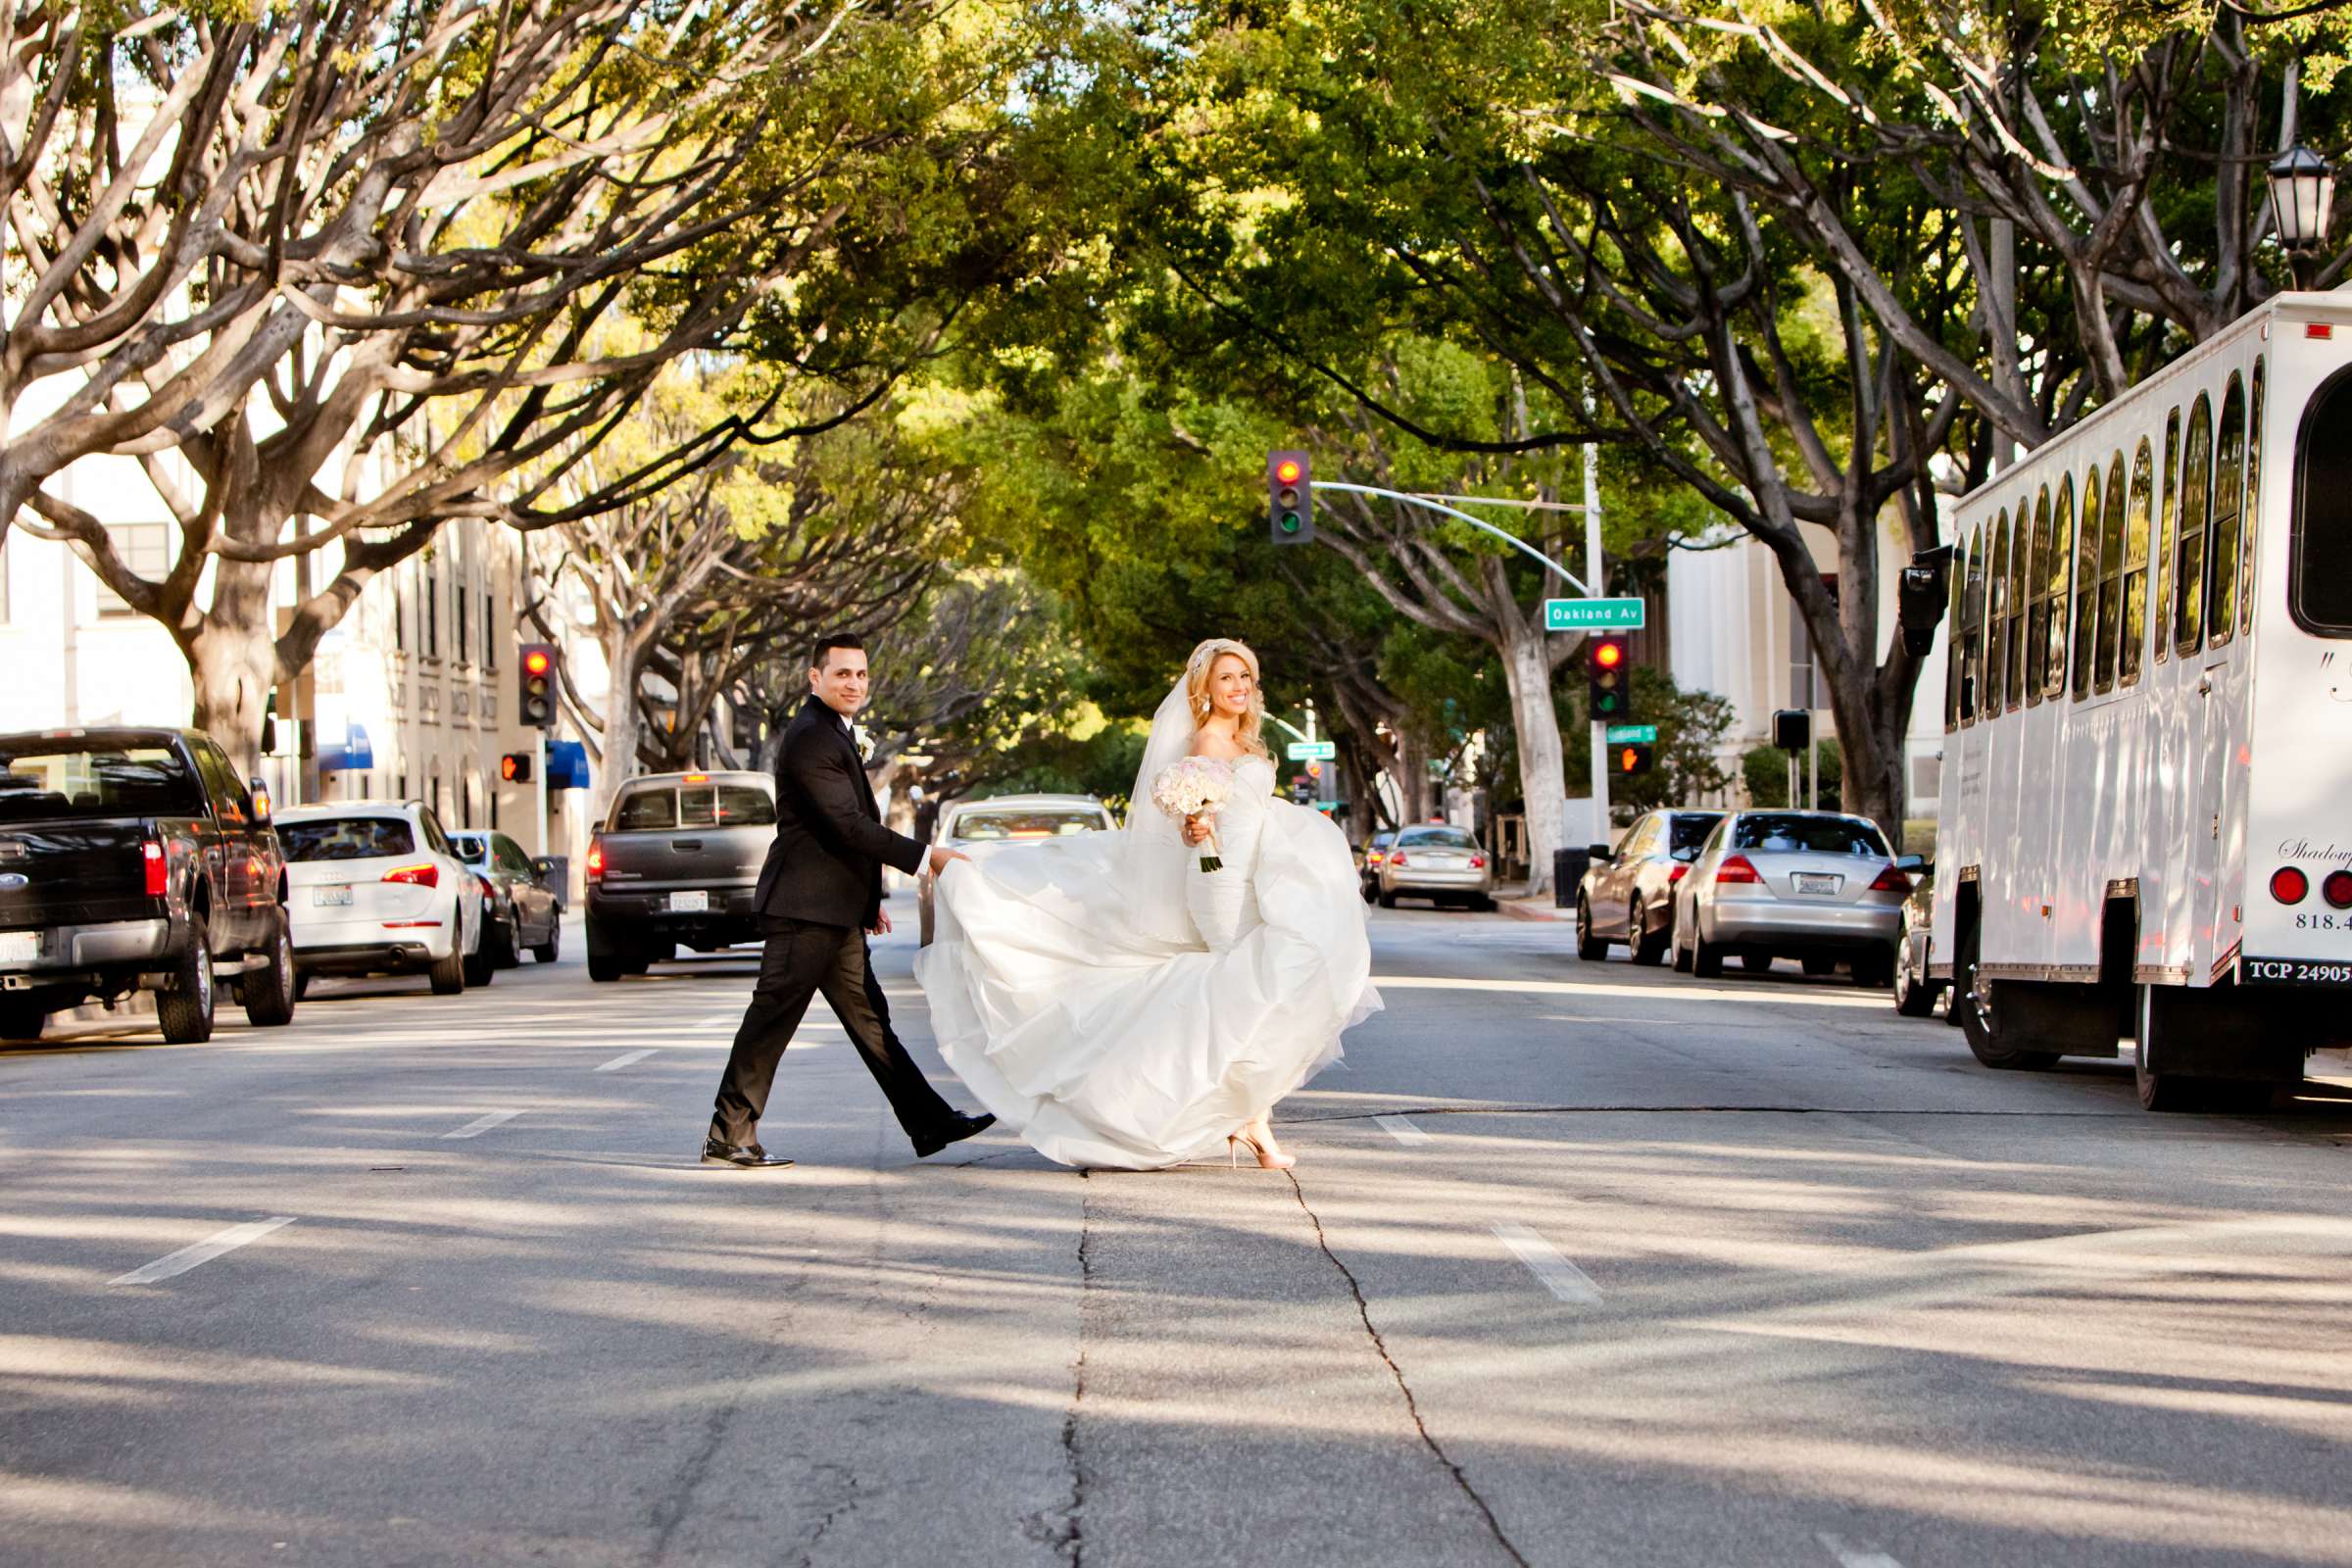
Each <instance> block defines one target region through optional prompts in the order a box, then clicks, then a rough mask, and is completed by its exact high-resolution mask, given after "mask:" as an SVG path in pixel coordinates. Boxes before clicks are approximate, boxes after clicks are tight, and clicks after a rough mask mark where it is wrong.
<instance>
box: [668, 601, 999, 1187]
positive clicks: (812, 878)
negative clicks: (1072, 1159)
mask: <svg viewBox="0 0 2352 1568" xmlns="http://www.w3.org/2000/svg"><path fill="white" fill-rule="evenodd" d="M869 679H870V677H869V676H868V674H867V672H866V667H865V644H864V643H863V642H861V641H859V640H858V638H856V637H854V636H850V635H847V634H836V635H834V636H831V637H825V638H822V639H820V640H819V641H818V642H817V645H816V651H815V653H814V655H813V656H812V657H811V658H810V660H809V701H808V702H807V703H806V704H804V705H803V706H802V708H801V711H800V713H799V714H798V715H797V716H796V717H795V718H794V719H793V721H792V722H791V723H790V724H789V725H787V726H785V730H784V745H783V748H782V750H781V751H780V752H779V753H778V754H777V758H776V839H775V842H774V843H773V844H770V845H769V846H768V847H767V862H766V864H764V865H762V866H761V867H760V885H759V888H758V890H757V892H756V894H755V899H756V902H757V904H758V906H759V909H760V930H761V932H762V933H763V934H764V935H765V936H766V938H767V946H766V950H765V951H764V952H762V953H761V954H760V979H759V983H758V984H757V985H755V986H754V987H753V989H752V1005H751V1006H749V1007H748V1008H746V1009H745V1010H744V1014H743V1024H742V1027H740V1028H739V1029H737V1030H736V1031H735V1049H734V1051H733V1052H732V1053H731V1054H729V1055H728V1057H727V1070H726V1073H725V1075H724V1076H722V1077H721V1078H720V1079H719V1083H718V1103H717V1107H716V1110H715V1111H714V1113H713V1114H712V1115H711V1135H710V1137H709V1138H708V1139H706V1140H705V1141H704V1144H703V1162H704V1163H705V1164H707V1165H739V1166H742V1167H743V1168H744V1169H746V1170H760V1169H775V1168H778V1167H781V1166H785V1165H789V1164H791V1163H792V1161H791V1160H789V1159H780V1158H778V1157H776V1156H775V1155H773V1154H770V1153H769V1152H767V1151H766V1150H764V1149H762V1148H760V1143H759V1138H758V1131H757V1130H758V1127H759V1122H760V1112H761V1111H763V1110H765V1109H766V1108H767V1091H768V1086H769V1084H770V1083H772V1082H773V1081H774V1079H775V1076H776V1063H777V1062H778V1061H779V1060H781V1059H782V1058H783V1055H784V1047H785V1046H786V1045H787V1044H789V1043H790V1041H791V1040H792V1033H793V1031H794V1030H795V1029H797V1028H799V1027H800V1022H801V1014H802V1013H804V1012H806V1011H807V1010H808V1009H809V998H810V997H811V996H813V995H815V994H817V993H819V992H821V993H823V995H824V999H825V1003H826V1005H828V1006H830V1007H831V1008H832V1009H833V1015H834V1016H835V1017H837V1018H839V1019H840V1020H841V1026H842V1027H843V1028H844V1029H846V1030H848V1031H849V1035H850V1039H851V1041H852V1042H853V1043H854V1044H856V1046H857V1047H858V1054H860V1055H862V1056H864V1057H865V1065H866V1068H867V1070H868V1071H870V1072H872V1073H873V1075H874V1081H875V1082H876V1083H878V1084H880V1085H881V1086H882V1093H883V1094H884V1095H885V1096H886V1097H888V1099H889V1101H890V1108H891V1109H892V1110H893V1111H894V1112H896V1113H897V1115H898V1118H899V1125H900V1126H901V1127H904V1128H905V1129H906V1130H907V1138H908V1139H910V1140H911V1141H912V1142H913V1144H914V1152H915V1155H916V1157H917V1158H920V1157H921V1156H923V1155H925V1154H935V1153H937V1152H939V1151H941V1150H943V1149H945V1148H947V1147H948V1145H950V1144H952V1143H955V1142H956V1141H957V1140H959V1139H964V1138H969V1137H971V1136H972V1134H974V1133H976V1132H978V1131H980V1130H981V1129H982V1128H984V1127H986V1126H988V1125H989V1124H990V1123H991V1122H993V1121H995V1120H996V1117H994V1116H966V1115H963V1114H961V1113H960V1112H958V1111H956V1110H955V1109H954V1108H953V1107H951V1106H950V1105H949V1104H948V1103H947V1102H946V1101H944V1100H942V1099H940V1098H939V1096H938V1095H937V1094H936V1093H934V1092H933V1091H932V1088H931V1085H930V1084H929V1083H927V1082H926V1081H924V1078H923V1074H922V1071H921V1069H920V1068H918V1067H916V1066H915V1064H914V1062H913V1061H912V1060H911V1059H910V1058H909V1057H908V1056H907V1048H906V1047H905V1046H902V1045H900V1044H899V1037H898V1036H897V1034H895V1033H893V1032H892V1030H891V1027H890V1004H889V1003H888V1002H887V1001H886V1000H885V999H884V998H883V995H882V987H881V984H880V982H878V981H877V980H875V978H874V971H873V965H872V963H871V962H870V961H869V955H868V953H867V951H866V945H865V939H866V936H867V935H868V934H869V933H871V934H873V935H876V936H879V935H881V934H882V933H883V932H885V931H888V930H889V929H890V916H889V915H887V914H884V913H883V912H882V867H883V866H884V865H886V864H887V865H895V866H897V867H898V868H899V869H900V870H902V871H905V872H907V873H909V874H911V873H912V872H913V871H914V869H915V867H916V866H918V865H920V864H922V863H923V858H924V855H925V851H924V849H923V846H922V845H920V844H918V843H916V842H915V841H914V840H912V839H910V838H907V837H906V836H904V835H903V834H898V833H893V832H892V831H891V830H890V829H888V828H886V827H884V826H883V825H882V815H881V813H880V812H879V811H877V810H876V809H874V792H873V790H872V789H871V788H870V787H869V786H868V785H867V783H866V781H865V767H864V763H863V760H861V759H860V758H859V757H858V743H857V739H856V736H855V734H854V733H853V731H852V729H851V726H850V718H851V716H852V715H853V714H855V713H856V712H857V711H858V710H859V709H860V708H863V707H864V706H865V697H866V689H867V686H868V683H869ZM928 853H929V856H930V860H931V871H932V874H933V875H935V876H936V875H937V874H938V873H939V872H940V871H941V870H942V869H944V868H945V867H946V865H947V863H948V862H949V861H950V860H961V859H964V858H966V857H965V856H962V855H959V854H957V853H956V851H954V850H950V849H944V848H942V849H934V850H931V851H929V852H928Z"/></svg>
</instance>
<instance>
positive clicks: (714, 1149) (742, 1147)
mask: <svg viewBox="0 0 2352 1568" xmlns="http://www.w3.org/2000/svg"><path fill="white" fill-rule="evenodd" d="M703 1163H704V1164H706V1165H738V1166H741V1167H742V1168H743V1169H745V1170H782V1169H783V1168H784V1167H785V1166H787V1165H790V1164H791V1163H792V1161H791V1160H789V1159H779V1158H777V1157H776V1156H775V1155H773V1154H771V1153H769V1152H767V1151H766V1150H764V1149H761V1148H760V1146H759V1145H758V1144H722V1143H720V1142H719V1141H718V1140H717V1139H715V1138H706V1139H704V1140H703Z"/></svg>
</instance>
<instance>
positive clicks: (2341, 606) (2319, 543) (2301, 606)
mask: <svg viewBox="0 0 2352 1568" xmlns="http://www.w3.org/2000/svg"><path fill="white" fill-rule="evenodd" d="M2286 581H2287V605H2288V607H2289V608H2290V609H2292V610H2293V611H2294V613H2295V621H2296V624H2298V625H2300V626H2301V627H2303V629H2304V630H2306V631H2309V632H2312V633H2315V634H2316V635H2318V636H2322V637H2352V377H2348V376H2345V375H2343V374H2341V373H2340V372H2339V373H2338V374H2337V375H2336V376H2335V377H2334V378H2333V379H2332V380H2330V381H2328V382H2327V385H2325V386H2323V387H2321V388H2320V390H2319V392H2318V394H2317V395H2316V396H2314V397H2313V398H2312V400H2311V408H2310V410H2309V412H2307V413H2306V414H2305V415H2304V416H2303V429H2302V431H2301V433H2300V434H2298V435H2297V436H2296V438H2295V510H2294V514H2293V515H2292V516H2291V517H2289V519H2288V521H2287V572H2286Z"/></svg>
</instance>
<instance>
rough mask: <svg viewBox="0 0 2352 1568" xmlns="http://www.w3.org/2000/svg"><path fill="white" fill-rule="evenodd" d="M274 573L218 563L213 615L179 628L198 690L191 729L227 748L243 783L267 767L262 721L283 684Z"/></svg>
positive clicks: (196, 617) (259, 567) (241, 564)
mask: <svg viewBox="0 0 2352 1568" xmlns="http://www.w3.org/2000/svg"><path fill="white" fill-rule="evenodd" d="M188 619H190V620H192V621H193V622H194V626H193V628H192V629H186V628H183V627H174V628H173V630H174V631H175V632H176V633H177V634H178V635H177V641H178V642H179V649H180V653H181V655H182V657H184V658H185V659H186V660H187V662H188V673H189V675H190V676H192V677H193V678H194V681H195V686H196V703H195V711H194V712H193V713H192V714H191V715H190V721H191V722H192V723H194V724H195V726H196V727H197V728H198V729H200V730H203V731H204V732H205V733H206V734H208V735H210V736H211V737H212V738H213V739H214V740H216V741H218V742H219V743H220V745H221V750H222V751H224V752H226V753H227V754H228V756H229V760H231V761H233V762H235V763H236V764H237V776H238V777H239V778H251V777H252V776H253V775H254V773H255V771H256V770H257V769H258V768H259V767H260V766H261V760H262V716H263V714H264V713H266V712H267V711H269V706H270V689H271V688H272V687H274V686H275V685H276V684H277V679H278V671H277V627H276V625H275V624H273V623H272V620H271V616H270V566H269V565H267V564H261V563H256V562H248V561H230V560H228V559H226V558H221V559H220V560H217V561H215V562H214V563H213V605H212V609H211V610H209V611H207V612H205V613H202V614H200V615H194V614H192V615H190V616H189V617H188Z"/></svg>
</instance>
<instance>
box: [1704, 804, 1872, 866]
mask: <svg viewBox="0 0 2352 1568" xmlns="http://www.w3.org/2000/svg"><path fill="white" fill-rule="evenodd" d="M1732 848H1733V849H1735V850H1762V851H1766V852H1771V851H1788V852H1791V853H1794V854H1800V855H1856V856H1876V857H1878V858H1881V859H1884V858H1887V841H1886V840H1885V839H1883V838H1881V837H1880V836H1879V830H1878V829H1877V828H1876V827H1874V826H1873V825H1871V824H1870V823H1868V822H1865V821H1863V820H1862V819H1861V818H1860V817H1856V816H1808V815H1802V814H1800V813H1798V812H1794V811H1789V812H1774V811H1758V812H1754V813H1751V814H1749V815H1747V816H1743V817H1741V818H1740V820H1739V821H1738V822H1736V823H1734V824H1733V827H1732Z"/></svg>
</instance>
